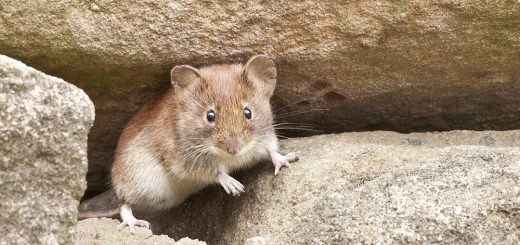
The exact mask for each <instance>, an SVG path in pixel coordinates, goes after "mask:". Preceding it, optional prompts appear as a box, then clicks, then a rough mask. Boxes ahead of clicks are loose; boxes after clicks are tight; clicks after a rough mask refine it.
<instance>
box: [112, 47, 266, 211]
mask: <svg viewBox="0 0 520 245" xmlns="http://www.w3.org/2000/svg"><path fill="white" fill-rule="evenodd" d="M250 63H251V62H250ZM250 63H248V64H246V65H245V66H244V65H242V64H226V65H214V66H209V67H204V68H201V69H199V70H197V69H195V68H192V67H189V66H180V67H175V68H174V69H173V70H172V83H174V86H172V88H170V89H169V90H168V91H167V92H166V93H165V94H164V95H163V96H162V97H160V98H158V99H157V100H155V101H152V102H150V103H148V104H146V105H145V106H144V107H143V108H142V109H141V110H139V111H138V112H137V113H136V114H135V116H134V117H133V118H132V119H131V120H130V122H129V123H128V124H127V126H126V127H125V129H124V130H123V133H122V135H121V137H120V139H119V143H118V146H117V149H116V155H115V161H114V165H113V167H112V185H113V186H114V190H115V191H116V194H117V195H118V197H119V198H120V199H121V201H122V202H124V203H128V204H132V205H134V204H135V205H141V204H143V203H145V204H146V205H148V203H149V202H157V203H161V202H164V200H155V199H146V198H145V197H140V196H131V195H141V194H139V193H138V194H135V193H133V192H132V188H136V186H137V185H139V181H141V180H139V179H138V177H136V175H139V174H140V173H139V171H137V172H136V170H135V169H129V168H135V164H136V163H133V164H134V165H129V164H128V163H127V162H126V161H128V159H129V156H128V154H129V153H128V149H130V147H134V146H135V144H142V145H143V147H145V148H143V149H152V150H151V151H150V152H149V151H148V150H147V151H146V154H150V157H152V158H154V159H159V160H158V161H159V162H160V164H161V166H162V168H163V169H164V171H165V172H166V173H167V174H168V175H169V176H171V178H172V181H174V182H176V183H178V184H177V185H178V188H184V187H182V186H183V185H185V186H194V185H195V184H194V183H198V182H200V183H204V184H209V183H214V182H215V176H216V173H217V170H218V169H219V168H221V167H222V166H221V165H222V161H224V160H222V159H228V160H225V161H224V162H225V163H226V168H227V169H228V170H229V171H232V170H234V169H237V168H243V167H247V166H248V165H250V164H251V163H253V162H254V161H258V160H259V159H265V158H267V157H268V156H269V154H268V152H267V151H268V150H273V149H268V148H269V147H271V148H273V147H276V136H275V134H274V129H273V128H272V112H271V107H270V105H269V99H270V97H271V95H272V91H273V90H274V86H275V83H276V81H275V80H273V79H274V78H275V76H276V70H275V69H274V63H273V62H272V60H271V59H267V60H266V58H264V57H260V59H258V60H257V61H255V62H254V63H252V64H250ZM262 66H265V67H267V68H269V69H263V68H262ZM271 66H272V68H271ZM250 67H251V69H249V68H250ZM273 72H274V73H273ZM273 74H274V75H273ZM264 81H265V82H264ZM246 106H247V107H248V108H249V109H250V110H251V111H252V115H253V116H252V118H251V119H250V120H249V119H246V118H245V117H244V107H246ZM209 110H213V111H215V113H216V121H215V122H214V123H209V122H208V121H207V120H206V113H207V112H208V111H209ZM137 137H140V138H137ZM136 140H138V141H136ZM273 141H274V142H273ZM266 142H271V143H270V144H273V146H269V147H268V146H264V145H263V144H266ZM229 146H237V147H238V148H240V149H242V148H244V147H250V149H251V150H250V151H251V152H247V153H244V154H243V156H240V157H238V156H237V157H235V158H234V157H232V155H229V154H227V152H226V151H227V149H228V147H229ZM140 149H141V148H140ZM274 150H275V149H274ZM130 153H131V152H130ZM226 154H227V155H226ZM132 161H133V160H132ZM139 164H141V163H139ZM142 164H143V167H145V164H152V163H147V162H143V163H142ZM132 173H133V174H132ZM201 186H203V185H201ZM186 188H188V187H186ZM193 188H195V187H193ZM195 189H196V188H195ZM195 189H193V190H194V191H196V190H195ZM128 193H132V194H128ZM143 195H144V194H143ZM179 198H180V197H179ZM184 198H185V197H184ZM181 199H182V198H181ZM138 202H139V203H138ZM149 205H151V206H153V203H152V204H149Z"/></svg>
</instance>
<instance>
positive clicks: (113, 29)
mask: <svg viewBox="0 0 520 245" xmlns="http://www.w3.org/2000/svg"><path fill="white" fill-rule="evenodd" d="M519 16H520V3H519V2H518V1H517V0H503V1H491V0H442V1H429V0H428V1H427V0H411V1H408V0H405V1H390V0H367V1H353V0H346V1H344V0H341V1H316V0H308V1H238V0H231V1H192V0H179V1H166V0H163V1H156V0H153V1H152V0H146V1H141V0H139V1H137V0H129V1H106V0H91V1H79V0H67V1H64V0H58V1H55V0H53V1H50V0H46V1H17V0H2V1H1V2H0V53H4V54H8V55H11V56H13V57H16V58H18V59H20V60H22V61H24V62H26V63H28V64H29V65H31V66H34V67H36V68H38V69H41V70H43V71H45V72H47V73H49V74H52V75H56V76H59V77H62V78H64V79H66V80H67V81H71V82H73V83H74V84H76V85H78V86H79V87H81V88H83V89H84V90H85V91H86V92H87V94H89V96H90V97H91V98H92V99H93V101H94V104H95V105H96V108H97V116H98V117H97V118H98V119H97V120H96V123H95V125H94V128H93V130H92V133H91V136H92V137H90V141H89V160H90V167H89V173H88V184H89V189H90V190H91V191H93V192H99V191H102V190H104V189H105V188H106V183H107V182H108V178H107V176H108V166H110V164H111V163H112V154H113V149H114V148H115V145H116V141H117V138H118V136H119V133H120V131H121V129H122V127H123V125H124V123H125V122H126V121H127V120H128V118H129V117H130V116H131V114H132V113H134V112H135V111H136V110H137V109H138V107H139V106H141V105H142V104H143V102H144V101H145V100H147V99H149V98H150V97H153V96H155V95H157V94H158V93H160V92H161V91H163V90H164V89H165V88H166V87H168V86H169V78H168V74H169V70H170V69H171V68H172V67H173V66H174V65H178V64H191V65H194V66H198V65H204V64H211V63H218V62H230V61H244V60H246V59H247V58H249V57H250V56H251V55H252V54H258V53H265V54H269V55H271V56H273V57H274V59H275V61H276V63H277V66H278V71H279V72H278V74H279V79H278V86H277V89H276V91H275V97H274V103H275V105H276V106H277V107H282V106H286V105H289V106H287V107H285V108H283V109H281V110H279V111H277V112H276V113H277V114H279V115H280V116H279V120H287V121H289V122H298V123H306V124H310V125H312V126H313V127H314V128H317V129H319V130H322V131H323V132H342V131H345V130H373V129H386V130H397V131H406V132H410V131H425V130H452V129H478V130H483V129H495V130H504V129H514V128H519V127H520V81H519V77H520V59H518V57H520V18H519ZM321 109H327V110H321ZM289 112H291V113H294V112H299V113H295V114H286V113H289ZM286 133H287V134H292V135H295V134H301V133H302V132H294V131H290V132H286ZM303 133H305V132H303Z"/></svg>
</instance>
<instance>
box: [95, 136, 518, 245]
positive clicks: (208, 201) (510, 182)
mask: <svg viewBox="0 0 520 245" xmlns="http://www.w3.org/2000/svg"><path fill="white" fill-rule="evenodd" d="M482 139H485V140H482ZM486 142H487V143H486ZM489 142H493V144H489ZM282 148H283V150H284V151H286V152H289V151H299V152H300V154H301V157H300V160H299V161H298V162H297V163H293V164H292V165H291V166H290V167H288V168H285V169H283V171H282V172H281V173H280V175H278V176H277V177H274V175H273V169H274V168H273V166H272V164H271V163H266V164H260V165H258V166H257V167H255V168H253V169H249V170H246V171H243V172H239V173H237V174H234V176H235V177H236V178H237V179H238V180H239V181H240V182H242V183H243V184H244V186H245V187H246V192H245V193H244V194H242V195H241V196H237V197H233V196H229V195H227V194H225V192H224V191H222V190H221V188H220V187H218V186H214V187H211V188H207V189H205V190H204V191H202V192H201V193H198V194H196V195H194V196H192V197H190V198H189V199H188V200H187V201H186V202H185V203H183V204H182V205H181V206H179V207H176V208H172V209H170V210H166V211H155V212H150V213H148V214H147V213H142V214H136V217H137V218H139V219H145V220H148V221H151V223H152V227H153V231H154V234H166V235H168V236H170V237H173V238H180V237H186V236H188V237H191V238H197V239H199V240H203V241H206V242H208V243H209V244H351V243H362V244H389V243H390V244H391V243H421V244H424V243H426V244H429V243H437V244H453V243H456V244H478V243H480V244H518V242H520V219H519V218H518V217H520V130H514V131H503V132H494V131H484V132H476V131H452V132H443V133H438V132H437V133H413V134H399V133H393V132H366V133H344V134H338V135H321V136H314V137H308V138H298V139H291V140H285V141H283V143H282ZM101 197H104V198H107V195H103V196H101ZM107 199H109V198H107ZM95 200H96V203H97V205H99V206H100V207H102V206H103V205H101V202H100V199H95ZM107 203H110V201H107Z"/></svg>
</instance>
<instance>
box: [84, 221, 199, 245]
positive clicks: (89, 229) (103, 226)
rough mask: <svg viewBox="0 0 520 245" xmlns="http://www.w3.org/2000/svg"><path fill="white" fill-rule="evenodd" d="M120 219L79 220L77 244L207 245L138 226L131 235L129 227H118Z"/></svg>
mask: <svg viewBox="0 0 520 245" xmlns="http://www.w3.org/2000/svg"><path fill="white" fill-rule="evenodd" d="M118 224H119V221H117V220H115V219H108V218H101V219H97V218H92V219H85V220H82V221H79V222H78V225H77V226H76V244H78V245H82V244H176V245H205V244H206V243H205V242H200V241H198V240H192V239H189V238H183V239H181V240H179V241H177V242H175V240H173V239H171V238H169V237H168V236H166V235H160V236H158V235H153V234H152V232H151V231H150V230H149V229H146V228H143V227H136V229H135V232H136V233H135V234H134V235H131V234H130V232H129V231H128V229H124V230H122V231H120V230H117V229H116V227H117V225H118Z"/></svg>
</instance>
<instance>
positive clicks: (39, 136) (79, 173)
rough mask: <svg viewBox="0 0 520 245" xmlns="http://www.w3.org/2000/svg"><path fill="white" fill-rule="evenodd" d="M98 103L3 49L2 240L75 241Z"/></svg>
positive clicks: (0, 110)
mask: <svg viewBox="0 0 520 245" xmlns="http://www.w3.org/2000/svg"><path fill="white" fill-rule="evenodd" d="M93 121H94V105H93V104H92V102H91V101H90V99H89V98H88V96H87V95H86V94H85V93H84V92H83V91H82V90H81V89H78V88H77V87H75V86H74V85H71V84H69V83H67V82H65V81H63V80H61V79H59V78H55V77H51V76H48V75H45V74H43V73H41V72H39V71H37V70H35V69H33V68H30V67H27V66H26V65H24V64H22V63H21V62H19V61H16V60H13V59H11V58H8V57H6V56H3V55H0V186H1V188H0V210H1V211H0V244H58V243H59V244H71V243H72V242H73V237H74V236H73V230H74V225H75V224H76V215H77V206H78V204H79V200H80V198H81V196H82V195H83V192H84V191H85V189H86V181H85V175H86V172H87V134H88V131H89V129H90V127H91V126H92V124H93Z"/></svg>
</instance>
